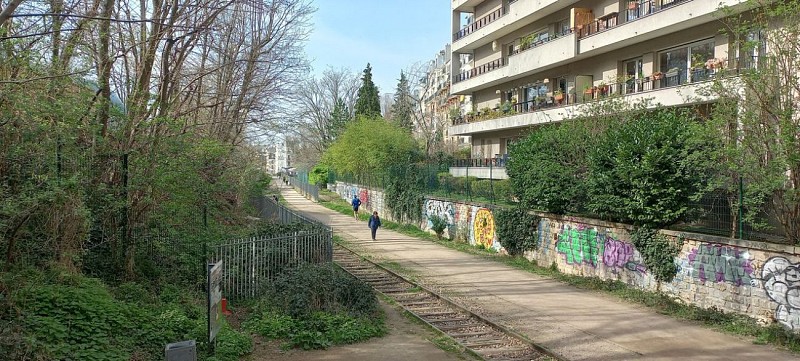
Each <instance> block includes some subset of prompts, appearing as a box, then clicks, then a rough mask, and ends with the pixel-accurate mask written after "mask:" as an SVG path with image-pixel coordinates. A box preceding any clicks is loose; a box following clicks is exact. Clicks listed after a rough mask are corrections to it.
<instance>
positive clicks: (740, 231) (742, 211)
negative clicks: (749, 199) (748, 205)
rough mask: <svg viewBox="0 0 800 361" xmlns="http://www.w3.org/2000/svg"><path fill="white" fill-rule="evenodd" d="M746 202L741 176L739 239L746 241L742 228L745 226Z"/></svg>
mask: <svg viewBox="0 0 800 361" xmlns="http://www.w3.org/2000/svg"><path fill="white" fill-rule="evenodd" d="M743 201H744V179H743V178H742V176H739V239H744V237H742V236H743V234H744V230H743V229H742V228H744V227H742V226H743V225H744V221H743V220H742V216H743V215H744V205H743V204H742V202H743Z"/></svg>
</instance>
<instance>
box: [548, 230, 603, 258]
mask: <svg viewBox="0 0 800 361" xmlns="http://www.w3.org/2000/svg"><path fill="white" fill-rule="evenodd" d="M602 237H603V238H605V235H602ZM598 238H599V237H598V234H597V230H596V229H594V228H588V227H586V226H582V225H579V226H571V225H568V224H564V226H563V227H562V229H561V232H560V233H559V234H558V242H556V249H557V250H558V253H561V254H563V255H564V256H565V260H566V262H567V264H571V265H578V264H588V265H591V266H593V267H597V260H598V255H599V254H600V246H599V245H598V242H597V241H598Z"/></svg>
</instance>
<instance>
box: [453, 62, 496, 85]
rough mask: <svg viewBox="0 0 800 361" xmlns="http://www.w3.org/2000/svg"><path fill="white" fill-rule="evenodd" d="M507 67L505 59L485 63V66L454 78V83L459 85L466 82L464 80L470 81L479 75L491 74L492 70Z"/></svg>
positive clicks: (464, 72) (477, 67) (463, 72)
mask: <svg viewBox="0 0 800 361" xmlns="http://www.w3.org/2000/svg"><path fill="white" fill-rule="evenodd" d="M505 65H506V63H505V61H503V58H500V59H497V60H494V61H490V62H488V63H485V64H483V65H479V66H476V67H474V68H472V69H471V70H469V71H462V72H461V73H460V74H458V75H456V76H454V77H453V83H458V82H460V81H464V80H467V79H470V78H472V77H476V76H478V75H481V74H485V73H488V72H490V71H492V70H495V69H499V68H502V67H503V66H505Z"/></svg>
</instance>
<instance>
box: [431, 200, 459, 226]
mask: <svg viewBox="0 0 800 361" xmlns="http://www.w3.org/2000/svg"><path fill="white" fill-rule="evenodd" d="M423 210H424V216H425V219H428V228H430V227H432V226H433V223H431V221H430V219H429V218H430V216H433V215H436V216H439V217H441V218H443V219H444V220H446V221H447V224H448V225H452V224H454V223H455V216H456V211H455V208H454V207H453V202H446V201H440V200H436V199H428V200H426V201H425V207H424V208H423Z"/></svg>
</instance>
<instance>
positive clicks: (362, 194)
mask: <svg viewBox="0 0 800 361" xmlns="http://www.w3.org/2000/svg"><path fill="white" fill-rule="evenodd" d="M369 198H370V197H369V190H368V189H366V188H362V189H361V190H360V191H359V192H358V199H359V200H361V204H363V205H364V207H366V208H367V209H372V205H371V204H370V203H369Z"/></svg>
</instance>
